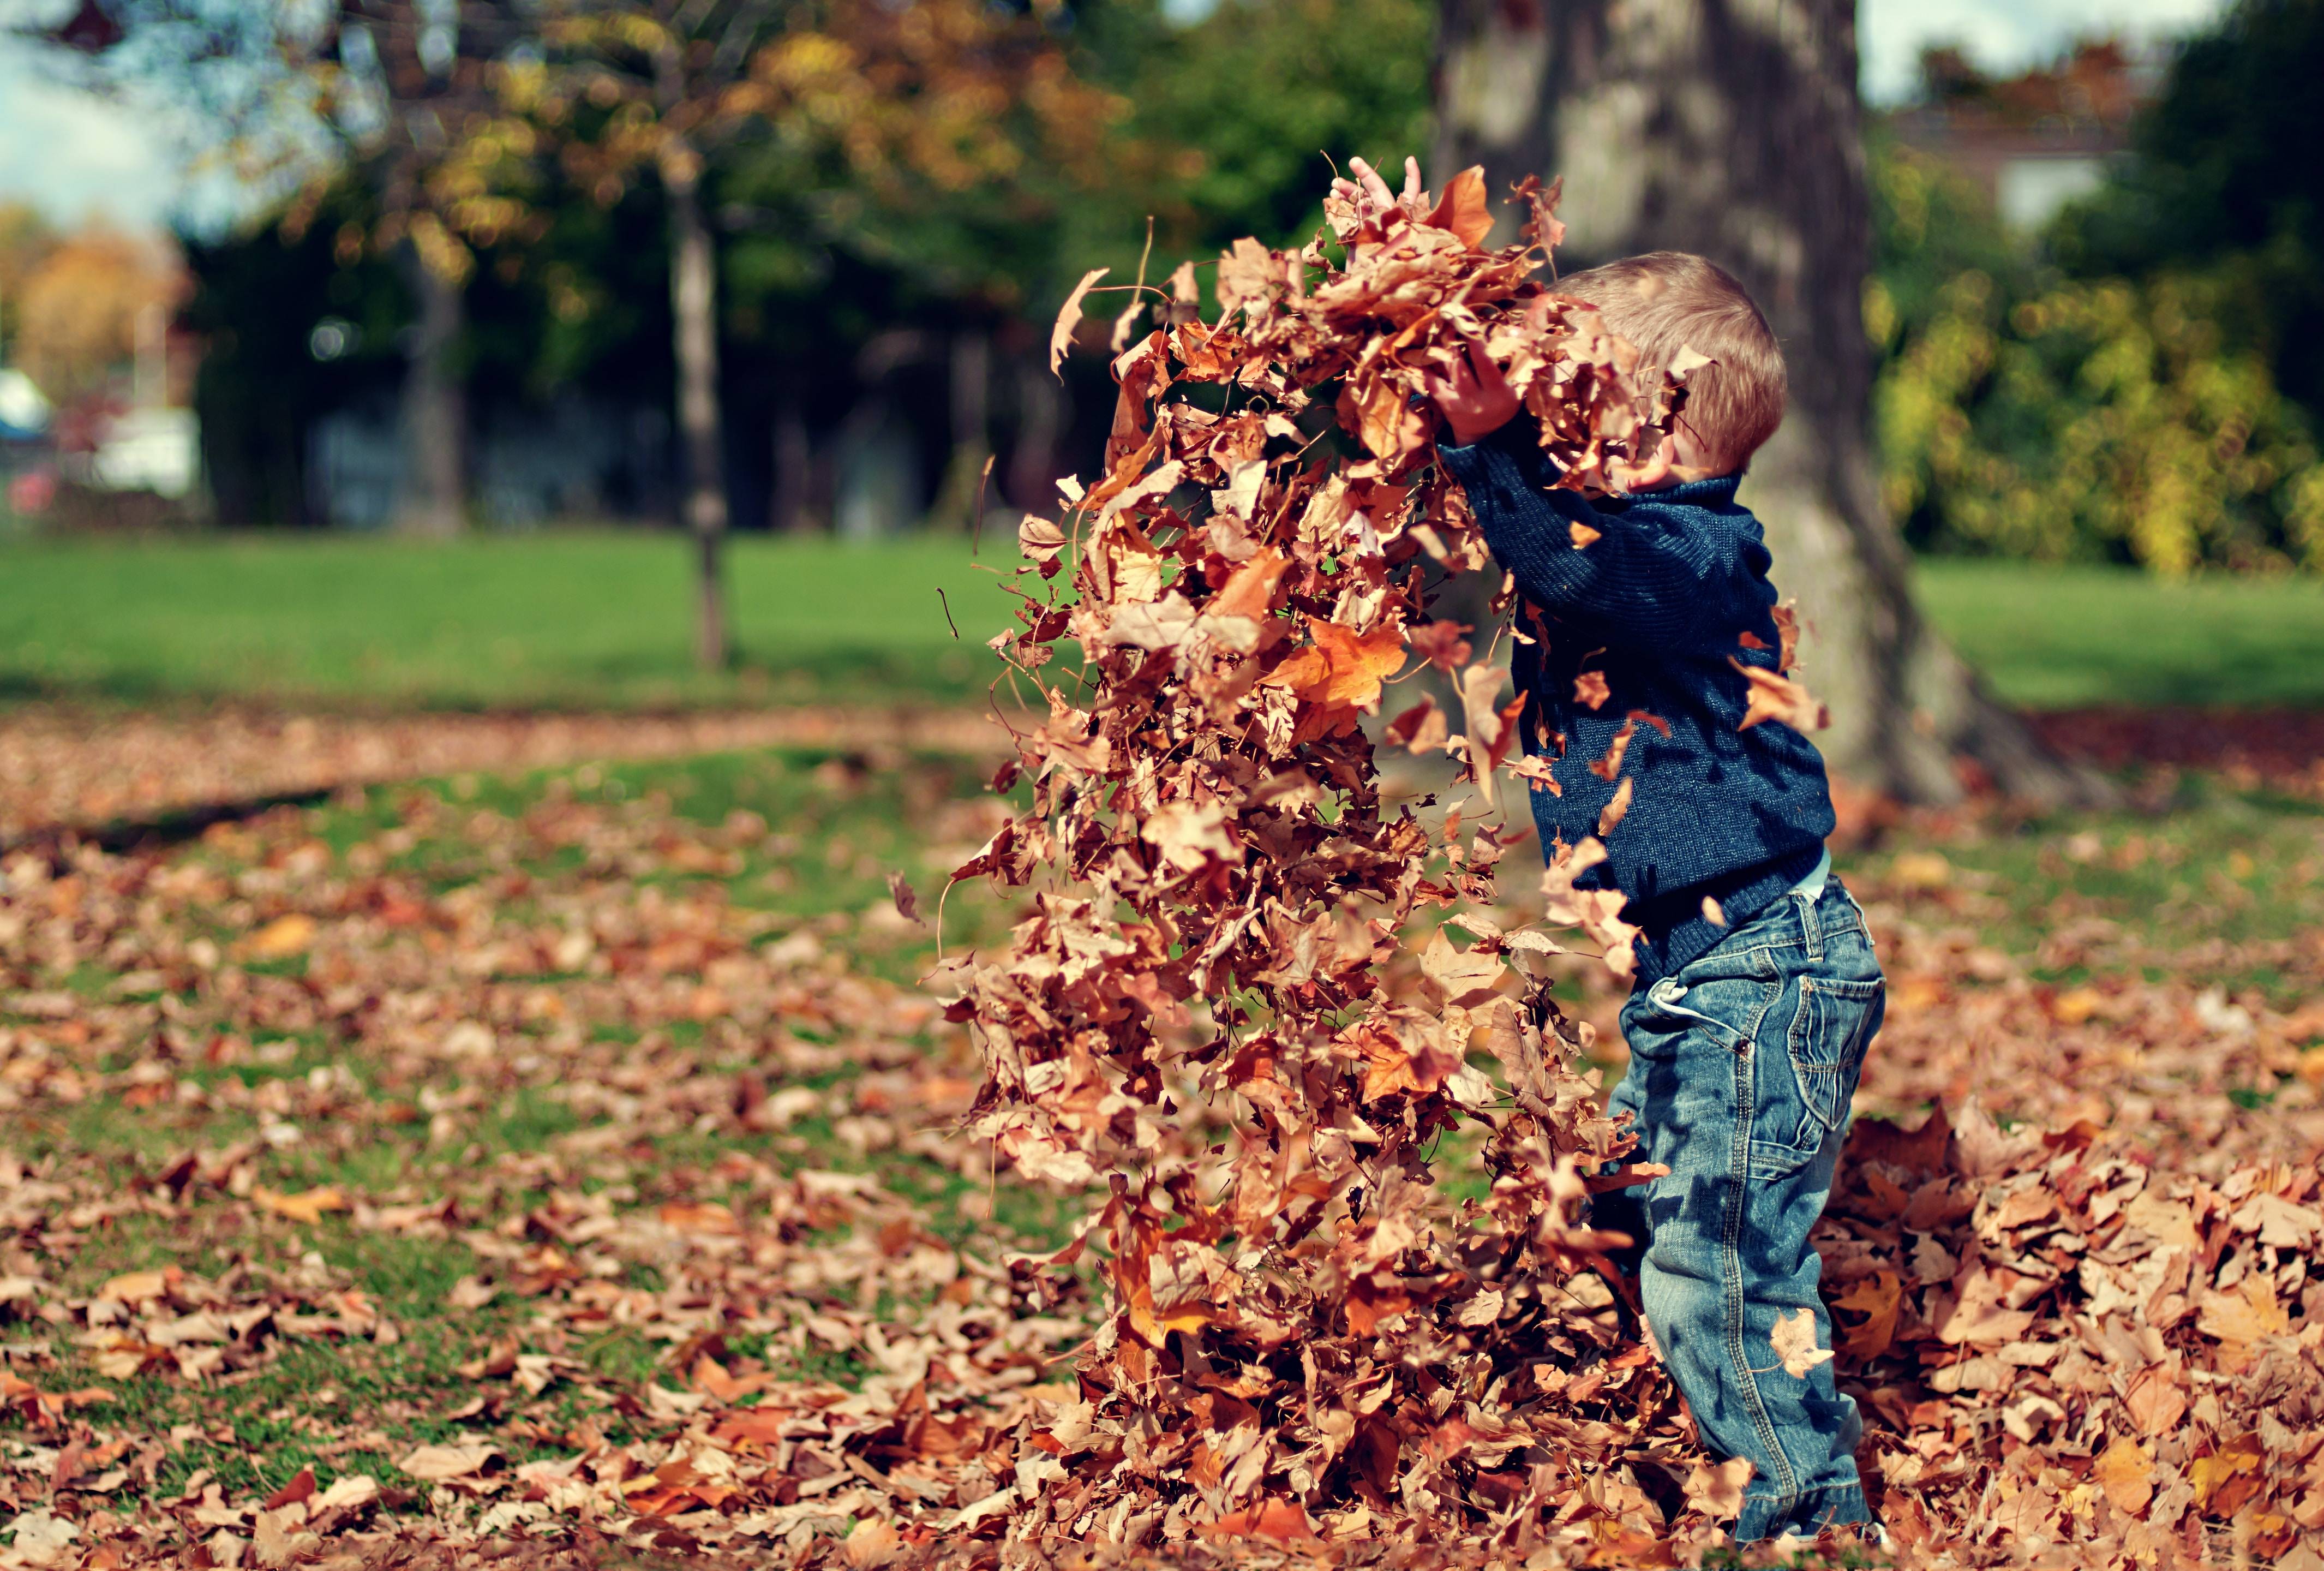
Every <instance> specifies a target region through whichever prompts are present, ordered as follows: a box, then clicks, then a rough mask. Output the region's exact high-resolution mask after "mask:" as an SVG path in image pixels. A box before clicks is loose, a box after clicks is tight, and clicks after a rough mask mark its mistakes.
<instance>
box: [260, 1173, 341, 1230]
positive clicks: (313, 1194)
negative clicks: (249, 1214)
mask: <svg viewBox="0 0 2324 1571" xmlns="http://www.w3.org/2000/svg"><path fill="white" fill-rule="evenodd" d="M250 1197H251V1199H252V1200H254V1201H255V1202H256V1203H257V1204H258V1206H260V1207H261V1208H262V1209H263V1210H267V1211H272V1212H273V1213H274V1215H277V1216H287V1217H289V1218H290V1219H291V1221H293V1222H303V1223H305V1224H307V1225H308V1226H309V1227H312V1226H314V1225H315V1224H317V1223H318V1222H320V1221H322V1219H323V1214H324V1213H325V1212H327V1211H345V1210H346V1209H347V1208H348V1207H347V1197H346V1196H345V1195H342V1194H340V1193H339V1191H338V1190H337V1188H336V1187H333V1186H332V1185H329V1184H325V1185H323V1186H321V1187H318V1188H313V1189H305V1190H301V1191H300V1193H298V1194H296V1195H285V1194H282V1193H281V1192H280V1191H279V1190H274V1189H270V1188H268V1187H266V1186H265V1185H263V1184H259V1185H256V1186H254V1187H252V1189H251V1191H250Z"/></svg>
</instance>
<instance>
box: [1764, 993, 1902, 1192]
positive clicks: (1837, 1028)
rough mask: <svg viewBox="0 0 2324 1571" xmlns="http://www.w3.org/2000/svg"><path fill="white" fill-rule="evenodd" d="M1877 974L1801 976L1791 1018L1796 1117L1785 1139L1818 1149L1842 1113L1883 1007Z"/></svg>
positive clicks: (1845, 1111)
mask: <svg viewBox="0 0 2324 1571" xmlns="http://www.w3.org/2000/svg"><path fill="white" fill-rule="evenodd" d="M1885 1002H1886V1001H1885V999H1884V998H1883V996H1882V984H1881V981H1880V979H1879V978H1878V977H1877V976H1876V977H1871V978H1867V979H1862V980H1858V979H1857V978H1853V977H1835V976H1803V977H1801V978H1800V1007H1799V1012H1798V1013H1797V1014H1795V1015H1794V1016H1793V1017H1792V1030H1791V1035H1790V1040H1789V1041H1788V1043H1787V1044H1786V1045H1787V1046H1788V1048H1789V1049H1790V1057H1791V1060H1792V1074H1793V1076H1794V1078H1795V1079H1796V1080H1797V1081H1798V1082H1799V1088H1800V1103H1801V1108H1802V1118H1801V1121H1800V1125H1799V1131H1798V1133H1797V1134H1796V1135H1794V1137H1793V1139H1792V1141H1791V1144H1792V1145H1793V1146H1794V1148H1795V1149H1797V1150H1799V1151H1816V1150H1818V1149H1819V1148H1821V1146H1822V1144H1823V1142H1824V1140H1825V1138H1826V1137H1827V1136H1828V1135H1830V1134H1831V1132H1832V1131H1834V1130H1836V1129H1838V1128H1839V1127H1840V1124H1841V1123H1843V1122H1845V1121H1846V1119H1847V1117H1848V1104H1849V1100H1850V1098H1852V1097H1853V1096H1854V1095H1856V1077H1857V1074H1858V1071H1859V1070H1861V1069H1862V1068H1863V1067H1864V1049H1865V1048H1866V1046H1867V1044H1868V1043H1869V1042H1870V1041H1871V1040H1872V1033H1873V1032H1874V1031H1876V1030H1879V1029H1880V1017H1881V1015H1882V1014H1883V1013H1884V1012H1885V1009H1884V1007H1883V1006H1884V1004H1885Z"/></svg>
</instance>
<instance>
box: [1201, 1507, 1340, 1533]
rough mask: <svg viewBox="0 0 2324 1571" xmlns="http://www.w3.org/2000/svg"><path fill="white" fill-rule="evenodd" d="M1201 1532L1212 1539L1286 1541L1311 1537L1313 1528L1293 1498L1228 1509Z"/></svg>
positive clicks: (1305, 1513) (1302, 1508) (1303, 1509)
mask: <svg viewBox="0 0 2324 1571" xmlns="http://www.w3.org/2000/svg"><path fill="white" fill-rule="evenodd" d="M1203 1536H1204V1537H1206V1538H1213V1539H1278V1540H1280V1541H1282V1542H1283V1543H1286V1544H1290V1543H1297V1542H1300V1541H1302V1540H1305V1539H1313V1538H1314V1537H1315V1528H1314V1524H1313V1523H1312V1522H1310V1521H1309V1520H1307V1511H1306V1509H1305V1507H1303V1506H1302V1505H1300V1503H1299V1502H1297V1501H1292V1500H1262V1501H1254V1502H1251V1503H1250V1505H1247V1506H1244V1507H1243V1508H1242V1509H1241V1510H1240V1511H1230V1512H1228V1513H1227V1514H1226V1515H1225V1516H1222V1517H1221V1518H1220V1519H1219V1520H1217V1521H1214V1522H1213V1523H1211V1524H1210V1525H1209V1526H1208V1527H1206V1528H1204V1529H1203Z"/></svg>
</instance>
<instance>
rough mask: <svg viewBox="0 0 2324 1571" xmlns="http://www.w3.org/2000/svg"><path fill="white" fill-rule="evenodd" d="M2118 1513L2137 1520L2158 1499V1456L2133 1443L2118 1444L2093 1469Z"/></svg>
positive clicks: (2099, 1457)
mask: <svg viewBox="0 0 2324 1571" xmlns="http://www.w3.org/2000/svg"><path fill="white" fill-rule="evenodd" d="M2090 1472H2091V1475H2092V1476H2094V1477H2095V1478H2097V1480H2098V1487H2099V1488H2100V1489H2103V1490H2104V1491H2106V1497H2107V1500H2109V1501H2111V1502H2114V1508H2115V1509H2116V1511H2127V1512H2129V1513H2130V1514H2131V1515H2132V1516H2136V1515H2137V1514H2138V1513H2139V1512H2140V1511H2144V1510H2145V1509H2146V1502H2148V1501H2150V1500H2153V1498H2154V1453H2153V1450H2152V1449H2151V1448H2150V1447H2148V1446H2141V1445H2138V1444H2136V1443H2135V1442H2134V1441H2131V1440H2116V1442H2115V1443H2114V1444H2113V1445H2111V1446H2107V1448H2106V1450H2105V1451H2104V1452H2103V1453H2101V1454H2100V1455H2099V1456H2098V1462H2097V1464H2096V1465H2094V1466H2092V1468H2091V1469H2090Z"/></svg>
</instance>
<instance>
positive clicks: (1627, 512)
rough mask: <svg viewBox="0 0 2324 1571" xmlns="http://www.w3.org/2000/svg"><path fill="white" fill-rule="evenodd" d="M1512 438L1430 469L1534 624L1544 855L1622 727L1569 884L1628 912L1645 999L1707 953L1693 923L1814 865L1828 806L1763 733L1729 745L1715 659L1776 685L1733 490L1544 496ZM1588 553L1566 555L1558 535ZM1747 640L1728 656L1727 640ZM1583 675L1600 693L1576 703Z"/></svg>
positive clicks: (1762, 596) (1803, 748)
mask: <svg viewBox="0 0 2324 1571" xmlns="http://www.w3.org/2000/svg"><path fill="white" fill-rule="evenodd" d="M1532 437H1533V433H1532V431H1531V430H1529V429H1528V422H1526V421H1524V420H1517V421H1513V422H1512V423H1511V424H1509V425H1508V426H1505V427H1503V428H1502V429H1501V430H1499V432H1496V433H1495V434H1494V435H1493V436H1491V437H1489V438H1487V439H1484V440H1482V441H1480V442H1477V443H1474V444H1472V445H1471V446H1469V447H1460V448H1440V449H1439V450H1438V451H1439V454H1440V456H1441V457H1443V460H1444V463H1445V466H1446V467H1447V468H1449V469H1450V470H1451V471H1452V476H1453V477H1454V478H1455V479H1457V480H1459V481H1460V482H1461V485H1462V487H1463V488H1464V489H1465V490H1466V491H1467V492H1468V494H1469V505H1470V506H1471V509H1473V510H1474V511H1475V513H1476V515H1477V522H1479V524H1480V525H1481V526H1482V527H1483V529H1484V531H1485V540H1486V542H1487V543H1488V544H1489V545H1490V546H1491V547H1492V550H1493V555H1494V557H1495V558H1496V559H1498V560H1499V562H1500V564H1501V565H1502V566H1503V567H1505V568H1508V570H1509V571H1510V572H1511V573H1512V574H1514V575H1515V576H1516V578H1517V588H1518V589H1519V590H1520V591H1521V592H1522V593H1523V594H1524V596H1525V597H1526V600H1527V601H1529V602H1530V603H1531V604H1532V605H1533V606H1534V607H1536V608H1537V610H1538V615H1525V614H1524V613H1523V612H1522V610H1521V612H1520V620H1519V623H1518V625H1519V627H1520V628H1521V629H1523V630H1524V631H1525V632H1526V633H1528V634H1531V635H1532V636H1533V637H1534V638H1535V641H1536V642H1533V643H1530V644H1526V643H1520V644H1518V645H1517V654H1516V659H1515V665H1516V677H1517V691H1518V692H1519V693H1520V694H1522V695H1523V696H1524V697H1525V698H1526V708H1525V712H1524V718H1523V733H1524V739H1525V746H1526V750H1527V751H1529V752H1534V753H1540V754H1543V755H1544V756H1545V757H1547V758H1548V759H1549V760H1550V761H1551V772H1552V773H1553V774H1554V776H1555V777H1556V780H1557V783H1558V786H1559V788H1560V790H1561V792H1562V794H1558V795H1553V794H1551V793H1550V792H1549V791H1547V790H1535V791H1534V792H1533V807H1534V818H1535V822H1536V823H1537V824H1538V825H1539V827H1540V830H1541V838H1542V846H1543V849H1544V851H1545V853H1546V852H1547V851H1549V850H1550V849H1551V848H1552V846H1553V844H1554V842H1555V841H1557V840H1559V839H1563V841H1564V842H1565V843H1566V844H1567V845H1576V844H1579V843H1580V842H1581V840H1582V838H1583V837H1584V836H1590V835H1594V834H1596V833H1597V831H1598V814H1599V811H1600V809H1602V808H1604V807H1605V805H1606V804H1607V802H1608V800H1609V799H1611V798H1612V796H1613V794H1614V791H1615V785H1614V782H1612V781H1606V780H1601V779H1600V778H1599V776H1597V775H1596V774H1594V773H1592V772H1591V768H1590V766H1591V763H1593V762H1597V761H1599V760H1600V759H1601V758H1603V757H1604V756H1605V753H1606V752H1607V749H1608V748H1609V746H1610V745H1611V744H1612V743H1613V740H1614V736H1615V734H1616V732H1618V730H1619V729H1620V728H1621V726H1622V725H1623V722H1624V720H1625V719H1626V718H1627V717H1628V716H1630V715H1631V714H1632V713H1633V712H1635V711H1641V710H1642V711H1644V712H1645V714H1646V715H1650V716H1655V718H1656V719H1659V720H1661V721H1662V722H1664V724H1665V725H1668V726H1669V728H1670V729H1669V735H1666V736H1665V735H1663V733H1662V730H1661V728H1660V727H1658V726H1656V725H1653V724H1652V723H1651V722H1649V721H1647V720H1646V719H1645V718H1643V717H1641V718H1640V719H1639V720H1638V721H1637V725H1635V728H1634V730H1633V733H1632V735H1631V737H1630V744H1629V750H1628V753H1626V754H1625V755H1624V759H1623V763H1622V768H1621V773H1622V774H1624V775H1628V776H1629V777H1630V778H1631V780H1632V781H1633V784H1632V790H1633V792H1634V794H1633V796H1632V798H1631V801H1630V807H1629V810H1628V813H1627V814H1625V815H1624V817H1623V818H1622V821H1621V822H1620V823H1619V824H1618V825H1616V826H1615V827H1614V828H1613V829H1612V831H1611V832H1610V833H1609V834H1608V835H1607V836H1605V843H1606V851H1607V860H1606V861H1605V862H1604V863H1602V864H1600V865H1599V866H1598V867H1596V868H1593V869H1591V872H1589V873H1585V874H1584V875H1583V876H1582V878H1581V879H1580V880H1578V881H1577V882H1578V883H1581V884H1582V886H1583V887H1591V886H1594V887H1598V888H1604V889H1618V890H1620V891H1622V892H1624V893H1626V894H1628V896H1629V897H1630V901H1629V905H1628V908H1627V909H1626V910H1624V912H1623V915H1624V917H1625V919H1628V920H1629V921H1632V922H1636V923H1637V924H1639V925H1640V926H1641V927H1642V928H1644V929H1646V930H1645V933H1644V935H1643V936H1642V937H1641V938H1640V939H1639V940H1638V943H1637V957H1638V967H1637V985H1638V986H1641V987H1644V986H1647V985H1649V984H1652V983H1653V982H1654V981H1655V979H1656V978H1657V977H1659V976H1664V975H1669V974H1670V973H1672V972H1674V971H1676V970H1678V969H1679V968H1680V967H1681V966H1684V965H1685V964H1686V963H1687V962H1688V961H1690V960H1692V959H1693V958H1695V957H1696V956H1699V955H1701V954H1702V953H1703V952H1704V951H1705V950H1707V949H1709V948H1710V947H1711V946H1712V945H1714V944H1716V943H1717V942H1718V941H1719V939H1720V937H1721V936H1722V933H1721V929H1720V928H1719V927H1717V926H1715V925H1714V924H1712V923H1711V921H1710V920H1708V919H1706V918H1705V917H1704V916H1703V914H1702V901H1703V897H1704V896H1706V895H1708V896H1710V897H1711V898H1712V899H1714V900H1716V901H1718V902H1719V906H1720V910H1721V911H1722V913H1723V914H1724V915H1725V917H1726V919H1727V923H1728V926H1729V928H1732V927H1734V926H1737V925H1739V924H1740V923H1742V922H1744V921H1746V920H1748V919H1750V918H1751V917H1753V916H1756V915H1757V914H1758V912H1760V911H1761V910H1765V909H1766V907H1767V906H1769V905H1770V904H1772V903H1773V902H1774V901H1776V900H1778V899H1780V898H1781V897H1782V896H1783V894H1784V892H1785V891H1787V890H1788V889H1790V888H1791V887H1792V885H1794V883H1798V882H1799V881H1800V880H1801V879H1803V878H1804V877H1805V876H1806V875H1807V874H1808V873H1811V872H1812V871H1813V870H1814V868H1815V865H1816V863H1817V860H1818V859H1819V858H1820V857H1821V855H1822V852H1823V839H1824V836H1827V835H1829V834H1831V827H1832V816H1831V790H1830V788H1829V787H1828V786H1827V784H1826V783H1825V780H1824V771H1823V759H1822V757H1821V755H1820V754H1819V753H1817V752H1816V750H1815V747H1814V744H1812V743H1810V742H1809V741H1808V739H1807V738H1806V737H1804V736H1803V735H1800V734H1799V733H1798V732H1797V731H1794V730H1793V729H1792V728H1791V727H1790V726H1788V725H1784V724H1783V723H1782V722H1780V721H1775V720H1767V721H1762V722H1761V723H1760V724H1758V725H1754V726H1752V727H1751V728H1750V729H1749V730H1748V731H1744V730H1740V729H1738V727H1739V726H1740V725H1741V724H1742V720H1743V714H1744V710H1745V708H1746V707H1747V702H1748V699H1747V692H1748V683H1747V682H1746V680H1745V679H1744V677H1743V675H1742V673H1741V672H1739V671H1738V670H1736V669H1735V667H1734V666H1733V665H1732V664H1730V663H1729V661H1737V660H1739V661H1744V662H1745V663H1746V664H1748V665H1755V666H1761V667H1765V668H1766V669H1768V670H1773V669H1775V661H1776V651H1777V648H1778V647H1779V642H1780V641H1779V638H1778V635H1777V633H1776V628H1775V618H1774V616H1773V615H1771V613H1772V611H1773V609H1774V607H1775V587H1774V586H1772V585H1771V584H1769V583H1768V581H1767V567H1768V563H1769V560H1770V558H1769V557H1768V554H1767V548H1766V545H1765V544H1764V543H1763V542H1762V540H1761V536H1760V531H1759V521H1758V520H1757V519H1755V518H1753V517H1752V516H1751V514H1750V513H1748V512H1747V511H1746V510H1745V509H1743V508H1741V507H1738V506H1737V505H1736V503H1735V486H1736V477H1735V476H1722V477H1720V478H1718V479H1714V480H1699V481H1696V482H1693V483H1692V484H1690V485H1680V486H1675V487H1674V488H1672V489H1670V490H1667V491H1656V492H1644V493H1639V494H1634V495H1630V496H1627V497H1617V498H1611V499H1606V500H1601V501H1599V502H1597V503H1595V504H1592V503H1591V502H1590V501H1589V500H1588V499H1586V498H1584V497H1582V496H1581V495H1579V494H1576V493H1574V492H1572V491H1555V490H1550V489H1548V486H1549V484H1550V481H1551V479H1552V478H1553V471H1552V470H1551V469H1550V468H1549V466H1548V462H1547V460H1546V459H1545V457H1543V455H1542V452H1541V449H1540V448H1539V447H1538V446H1537V445H1536V444H1535V442H1534V441H1533V439H1532ZM1576 523H1581V524H1584V525H1586V526H1587V527H1589V528H1590V529H1593V530H1596V531H1598V533H1599V537H1600V538H1599V539H1597V540H1596V541H1592V542H1591V543H1590V544H1589V545H1587V546H1576V545H1575V544H1574V542H1573V535H1572V525H1573V524H1576ZM1746 633H1748V634H1750V635H1751V637H1750V639H1749V640H1748V641H1747V640H1746V639H1745V637H1744V634H1746ZM1592 671H1594V672H1596V673H1598V675H1599V677H1600V678H1602V679H1603V680H1604V683H1605V689H1604V691H1605V696H1604V698H1603V700H1602V701H1601V702H1600V703H1599V704H1597V705H1596V706H1595V707H1591V705H1590V704H1588V703H1587V702H1586V701H1585V697H1584V695H1586V694H1588V693H1589V692H1591V691H1592V690H1594V688H1595V685H1596V684H1595V682H1594V681H1591V682H1588V683H1584V684H1582V690H1581V692H1580V693H1577V684H1578V683H1582V678H1583V673H1585V672H1592Z"/></svg>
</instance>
